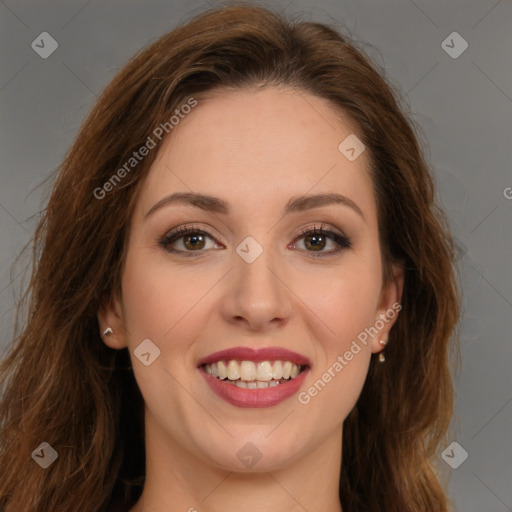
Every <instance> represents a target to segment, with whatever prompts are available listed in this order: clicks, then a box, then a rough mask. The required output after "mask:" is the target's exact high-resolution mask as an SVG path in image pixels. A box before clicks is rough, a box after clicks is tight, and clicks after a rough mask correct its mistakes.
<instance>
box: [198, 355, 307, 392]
mask: <svg viewBox="0 0 512 512" xmlns="http://www.w3.org/2000/svg"><path fill="white" fill-rule="evenodd" d="M201 368H202V369H203V371H204V372H205V373H207V374H208V375H212V376H213V377H215V378H216V379H218V380H221V381H224V382H226V383H228V384H232V385H234V386H237V387H239V388H243V389H265V388H272V387H275V386H278V385H279V384H284V383H286V382H290V381H291V380H293V379H295V378H296V377H297V376H298V375H299V374H300V373H301V372H303V371H304V370H305V369H306V365H301V364H296V363H292V362H291V361H281V360H277V361H258V362H254V361H237V360H234V359H231V360H229V361H227V360H226V361H218V362H215V363H210V364H208V363H207V364H203V365H202V366H201Z"/></svg>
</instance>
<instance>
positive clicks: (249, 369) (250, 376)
mask: <svg viewBox="0 0 512 512" xmlns="http://www.w3.org/2000/svg"><path fill="white" fill-rule="evenodd" d="M240 376H241V378H242V380H245V381H250V380H255V379H256V365H255V364H254V363H253V362H252V361H242V364H241V365H240Z"/></svg>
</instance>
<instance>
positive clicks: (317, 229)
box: [158, 222, 352, 258]
mask: <svg viewBox="0 0 512 512" xmlns="http://www.w3.org/2000/svg"><path fill="white" fill-rule="evenodd" d="M318 224H320V225H318ZM190 233H197V234H200V235H203V236H205V237H207V238H210V239H211V240H213V241H214V242H215V243H216V244H218V243H219V241H218V240H217V239H216V237H215V236H214V235H212V234H211V233H210V232H209V231H207V230H205V229H203V228H201V227H199V226H197V225H195V224H186V225H183V226H179V227H177V228H174V229H171V230H170V231H168V232H166V233H165V234H164V235H163V236H162V237H161V238H160V239H159V240H158V243H159V245H160V246H162V247H163V248H164V250H166V251H167V252H169V253H173V254H178V255H182V256H185V257H200V256H203V255H204V253H205V252H209V251H211V249H199V250H197V251H184V250H181V249H168V248H167V246H168V245H169V244H171V243H174V242H176V241H178V240H180V239H181V238H183V237H184V236H186V235H187V234H190ZM314 234H318V235H322V236H326V237H327V238H329V239H330V240H331V241H333V242H334V243H335V244H337V246H338V247H337V248H336V249H334V250H330V251H318V252H317V251H304V250H302V251H300V252H304V253H306V255H307V256H308V257H310V258H323V257H328V256H332V255H335V254H338V253H339V252H341V251H343V250H344V249H349V248H351V247H352V241H351V239H350V238H349V237H348V236H347V235H345V233H344V232H343V231H341V230H339V229H338V228H336V227H334V226H331V225H329V224H327V225H326V224H325V223H323V222H321V223H315V224H314V225H310V226H307V227H304V228H300V229H299V230H298V231H297V233H296V235H295V236H294V239H293V242H291V244H290V245H292V246H295V245H296V244H297V242H298V241H299V240H300V239H302V238H304V237H305V236H307V235H310V236H312V235H314ZM219 238H220V237H219ZM220 243H221V244H222V245H224V244H223V242H220ZM290 245H288V246H287V247H290Z"/></svg>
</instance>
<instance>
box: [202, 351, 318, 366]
mask: <svg viewBox="0 0 512 512" xmlns="http://www.w3.org/2000/svg"><path fill="white" fill-rule="evenodd" d="M231 360H237V361H253V362H255V363H257V362H259V361H290V362H292V363H295V364H300V365H302V366H311V362H310V360H309V359H308V358H307V357H306V356H303V355H302V354H298V353H297V352H293V351H292V350H288V349H286V348H281V347H265V348H250V347H234V348H228V349H225V350H220V351H218V352H214V353H213V354H210V355H207V356H206V357H203V358H201V359H200V360H199V361H198V363H197V366H198V367H199V366H202V365H203V364H208V363H216V362H217V361H231Z"/></svg>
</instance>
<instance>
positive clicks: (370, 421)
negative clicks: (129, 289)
mask: <svg viewBox="0 0 512 512" xmlns="http://www.w3.org/2000/svg"><path fill="white" fill-rule="evenodd" d="M356 46H357V44H355V43H354V42H350V41H349V40H348V37H347V36H343V35H341V34H340V33H339V32H338V31H337V30H335V29H333V28H331V27H328V26H326V25H322V24H318V23H313V22H301V21H290V20H286V19H284V18H283V17H282V16H280V15H277V14H275V13H274V12H272V11H271V10H268V9H265V8H261V7H256V6H250V5H234V6H228V7H222V8H218V9H215V10H211V11H208V12H206V13H203V14H201V15H199V16H197V17H195V18H194V19H193V20H192V21H190V22H189V23H187V24H185V25H182V26H180V27H178V28H176V29H175V30H173V31H172V32H171V33H169V34H167V35H165V36H163V37H161V38H160V39H159V40H157V41H156V42H155V43H154V44H152V45H151V46H149V47H148V48H146V49H144V50H143V51H142V52H140V53H139V54H138V55H136V56H135V57H134V58H132V59H131V60H130V62H129V63H128V64H127V65H126V66H125V67H124V68H123V69H121V70H120V72H119V73H118V74H117V76H116V77H115V78H114V79H113V81H112V82H111V83H110V85H108V87H107V88H106V90H105V91H104V92H103V94H102V95H101V97H100V98H99V100H98V101H97V103H96V105H95V106H94V108H93V109H92V112H91V113H90V114H89V116H88V118H87V119H86V121H85V123H84V124H83V126H82V128H81V130H80V132H79V134H78V136H77V138H76V141H75V143H74V144H73V145H72V147H71V149H70V151H69V153H68V154H67V156H66V158H65V160H64V162H63V163H62V165H61V167H60V169H59V171H58V174H57V178H56V181H55V184H54V186H53V189H52V193H51V197H50V199H49V202H48V204H47V207H46V209H45V210H44V212H43V215H42V217H41V219H40V222H39V224H38V227H37V230H36V232H35V236H34V242H33V270H32V274H31V280H30V284H29V286H28V289H27V293H26V296H25V297H26V300H25V303H24V304H25V305H26V306H28V307H27V308H26V318H24V321H23V328H22V329H21V330H20V332H18V333H16V335H15V340H14V343H13V346H12V350H11V352H10V353H9V355H8V357H6V358H5V360H4V361H3V363H2V365H1V367H0V377H1V380H0V383H1V385H2V391H3V396H2V399H1V403H0V427H1V441H0V467H1V468H2V473H3V477H2V478H1V479H0V509H1V510H2V511H3V512H21V511H23V512H27V511H29V510H30V511H36V510H38V511H43V510H44V511H48V510H59V511H60V512H67V511H76V510H80V511H84V512H86V511H90V512H93V511H105V512H106V511H112V510H119V511H126V510H128V509H129V508H130V507H131V506H133V504H134V503H135V502H136V501H137V499H138V497H139V495H140V493H141V491H142V486H143V483H144V474H145V452H144V422H143V421H144V419H143V399H142V396H141V394H140V391H139V389H138V387H137V385H136V382H135V379H134V376H133V373H131V372H130V369H129V366H130V359H129V354H128V352H127V350H126V349H123V350H120V351H116V350H112V349H110V348H108V347H107V346H106V345H105V344H104V343H103V341H102V340H101V337H100V333H99V326H98V321H97V312H98V310H99V308H100V307H101V305H102V304H104V301H108V300H110V299H111V298H112V297H113V296H114V295H116V294H119V293H120V291H121V286H120V282H121V273H122V269H123V258H124V254H125V250H126V241H127V234H128V228H129V222H130V218H131V214H132V211H133V206H134V202H135V200H136V193H137V190H139V188H140V187H139V185H140V183H141V182H142V180H143V179H144V177H145V175H146V174H147V171H148V169H149V167H150V165H151V163H152V162H153V161H154V158H155V156H156V153H157V151H150V152H149V154H148V155H147V156H146V157H145V158H144V159H143V160H142V161H140V163H138V164H137V165H134V166H133V168H132V167H130V168H129V171H127V172H125V173H121V175H122V179H119V180H117V181H116V182H115V183H113V182H112V181H110V183H111V186H106V187H105V183H107V182H109V180H112V176H113V175H114V174H116V173H117V176H118V177H119V176H120V173H119V172H118V170H119V169H120V168H122V166H123V165H125V164H126V162H127V161H129V159H130V157H131V156H132V154H133V152H134V151H136V150H137V149H138V148H140V147H141V146H142V145H143V144H145V143H146V142H147V140H148V137H150V136H152V134H154V130H155V128H156V127H158V126H160V125H161V124H163V123H165V122H168V121H169V119H170V117H171V115H173V112H175V111H176V109H179V108H180V106H182V105H185V104H186V103H187V102H189V101H190V98H199V101H200V98H201V94H202V93H206V92H207V91H211V90H213V89H218V88H225V87H231V88H245V87H256V86H262V84H263V86H266V85H270V86H272V85H285V86H288V87H292V88H294V89H295V90H296V91H297V92H299V93H301V92H308V93H311V94H314V95H316V96H318V97H321V98H324V99H327V100H329V101H330V102H331V103H332V105H333V107H335V108H341V109H342V110H343V111H344V112H345V113H346V114H348V115H349V116H350V117H351V119H352V120H353V121H355V123H356V125H357V126H358V127H359V130H360V136H361V138H362V141H363V143H364V144H365V145H366V148H367V150H368V153H369V155H370V160H371V175H372V179H373V183H374V187H375V191H376V196H377V204H378V215H379V230H380V233H379V235H380V240H381V245H382V250H383V254H384V259H385V269H386V271H385V275H384V279H389V278H390V272H389V268H390V264H391V262H393V261H395V260H401V261H403V262H404V265H405V281H404V290H403V296H402V305H403V309H402V311H401V313H400V315H399V317H398V320H397V322H396V324H395V325H394V326H393V328H392V330H391V333H390V339H389V343H388V346H387V348H386V362H385V364H379V363H378V362H376V361H375V360H374V359H372V361H371V363H370V369H369V374H368V377H367V380H366V383H365V385H364V389H363V391H362V394H361V396H360V398H359V400H358V402H357V405H356V406H355V408H354V409H353V411H352V412H351V413H350V415H349V417H348V418H347V419H346V420H345V423H344V430H343V459H342V468H341V479H340V500H341V503H342V505H343V510H344V511H346V512H363V511H364V512H367V511H369V510H371V511H372V512H384V511H390V510H393V511H396V512H412V511H414V512H427V511H428V512H433V511H435V512H443V511H446V510H448V505H447V498H446V495H445V492H444V491H443V488H442V486H441V484H440V483H439V481H438V477H437V476H436V471H435V470H434V469H433V466H432V460H433V457H434V456H435V455H436V453H437V450H438V447H439V445H440V442H441V441H442V440H443V439H444V437H445V434H446V431H447V429H448V426H449V422H450V418H451V414H452V402H453V388H452V379H451V371H450V367H451V362H450V352H451V351H450V347H452V346H455V345H454V344H452V343H451V342H452V341H454V342H455V341H456V340H455V336H453V334H454V330H455V326H456V323H457V320H458V315H459V297H458V290H457V286H456V277H455V271H454V251H453V245H452V242H451V238H450V235H449V231H448V228H447V223H446V220H445V218H444V216H443V214H442V212H441V211H440V210H439V209H438V208H437V206H436V204H435V198H434V187H433V182H432V178H431V176H430V174H429V170H428V166H427V164H426V161H425V159H424V156H423V151H422V149H421V145H420V143H419V142H418V140H419V139H418V135H417V133H416V132H415V130H414V129H413V125H412V123H411V121H410V120H408V119H407V117H406V116H405V115H404V113H403V112H402V110H401V107H400V106H399V101H398V100H397V98H398V96H397V93H396V92H394V91H393V89H392V88H391V87H390V86H389V84H388V83H387V82H386V81H385V79H384V78H383V73H382V71H379V70H378V68H377V66H376V65H375V64H372V63H371V59H370V58H369V57H368V56H367V55H366V54H365V53H364V51H363V50H361V49H357V48H356ZM153 138H154V135H153ZM126 169H127V168H126V167H125V170H126ZM99 190H100V191H101V192H98V191H99ZM42 442H47V443H49V444H50V445H51V446H52V447H53V448H54V449H55V450H56V451H57V452H58V459H57V462H55V463H54V464H52V465H51V466H50V467H49V468H48V469H46V470H45V469H42V468H41V467H39V466H38V465H37V464H36V463H35V462H34V461H33V460H32V458H31V454H32V452H33V451H34V450H35V449H36V447H38V446H39V445H40V444H41V443H42Z"/></svg>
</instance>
